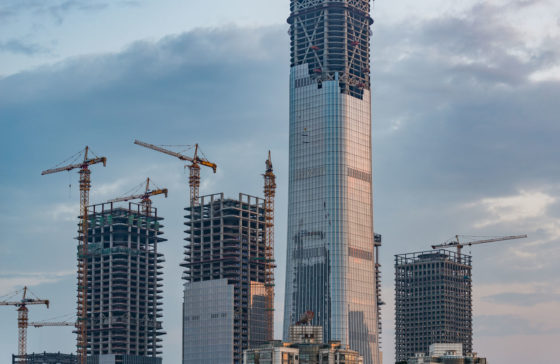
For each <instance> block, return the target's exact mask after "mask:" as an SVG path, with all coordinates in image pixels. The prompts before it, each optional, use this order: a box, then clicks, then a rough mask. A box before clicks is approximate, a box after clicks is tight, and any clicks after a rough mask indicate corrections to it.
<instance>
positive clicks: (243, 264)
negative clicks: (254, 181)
mask: <svg viewBox="0 0 560 364" xmlns="http://www.w3.org/2000/svg"><path fill="white" fill-rule="evenodd" d="M196 202H197V203H194V204H192V206H191V207H188V208H186V211H187V216H186V218H187V222H186V223H185V224H186V225H187V231H186V232H187V234H188V235H187V238H186V239H185V240H186V241H187V245H186V246H185V249H186V251H185V261H184V263H183V264H182V266H183V267H185V272H184V279H185V280H186V283H185V299H184V306H183V364H191V363H192V364H204V363H208V364H213V363H224V364H225V363H236V364H238V363H241V361H242V359H243V350H245V349H247V348H249V347H255V346H258V345H261V344H264V343H266V342H267V341H268V338H269V337H271V336H272V333H271V332H268V331H269V329H270V328H271V325H269V323H268V318H269V317H271V316H270V315H268V311H267V297H266V295H267V290H266V287H265V283H266V282H267V279H270V276H269V275H268V276H267V267H268V266H269V263H270V262H267V250H266V241H265V237H264V235H265V229H266V219H265V200H264V199H262V198H259V197H254V196H250V195H246V194H242V193H240V194H239V198H238V199H231V198H225V197H224V194H223V193H217V194H212V195H206V196H201V197H199V199H198V201H196Z"/></svg>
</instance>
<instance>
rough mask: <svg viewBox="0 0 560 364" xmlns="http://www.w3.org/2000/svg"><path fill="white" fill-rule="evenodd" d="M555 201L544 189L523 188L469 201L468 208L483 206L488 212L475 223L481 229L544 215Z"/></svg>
mask: <svg viewBox="0 0 560 364" xmlns="http://www.w3.org/2000/svg"><path fill="white" fill-rule="evenodd" d="M555 202H556V198H555V197H553V196H550V195H548V194H546V193H544V192H542V191H525V190H521V191H519V193H518V194H517V195H513V196H506V197H494V198H483V199H481V200H480V201H476V202H473V203H469V204H468V205H467V208H477V207H481V208H482V209H483V210H484V211H485V212H486V213H487V215H488V218H486V219H485V220H481V221H479V222H477V223H475V225H474V227H475V228H477V229H480V228H484V227H487V226H490V225H497V224H501V223H506V222H507V223H511V222H519V221H523V220H527V219H534V218H541V217H544V216H545V215H546V213H547V209H548V207H549V206H550V205H552V204H553V203H555Z"/></svg>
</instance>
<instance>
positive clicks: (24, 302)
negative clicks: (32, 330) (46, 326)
mask: <svg viewBox="0 0 560 364" xmlns="http://www.w3.org/2000/svg"><path fill="white" fill-rule="evenodd" d="M26 296H27V286H26V287H23V295H22V298H21V300H20V301H2V302H0V306H16V307H17V308H18V309H17V312H18V356H19V357H20V358H21V361H20V363H26V362H27V360H26V354H27V327H28V324H29V310H28V309H27V306H28V305H46V306H47V308H49V300H43V299H39V298H37V299H34V298H27V297H26Z"/></svg>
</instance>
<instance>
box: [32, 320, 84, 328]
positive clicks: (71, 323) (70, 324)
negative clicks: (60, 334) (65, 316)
mask: <svg viewBox="0 0 560 364" xmlns="http://www.w3.org/2000/svg"><path fill="white" fill-rule="evenodd" d="M28 326H33V327H45V326H76V323H75V322H66V321H60V322H30V323H29V324H28Z"/></svg>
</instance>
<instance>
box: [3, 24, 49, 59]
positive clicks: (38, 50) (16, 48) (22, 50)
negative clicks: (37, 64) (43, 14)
mask: <svg viewBox="0 0 560 364" xmlns="http://www.w3.org/2000/svg"><path fill="white" fill-rule="evenodd" d="M0 17H1V16H0ZM0 52H4V53H16V54H24V55H26V56H32V55H35V54H44V53H50V52H51V51H50V50H49V49H48V48H45V47H43V46H41V45H39V44H36V43H30V42H25V41H22V40H18V39H10V40H7V41H0Z"/></svg>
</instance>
